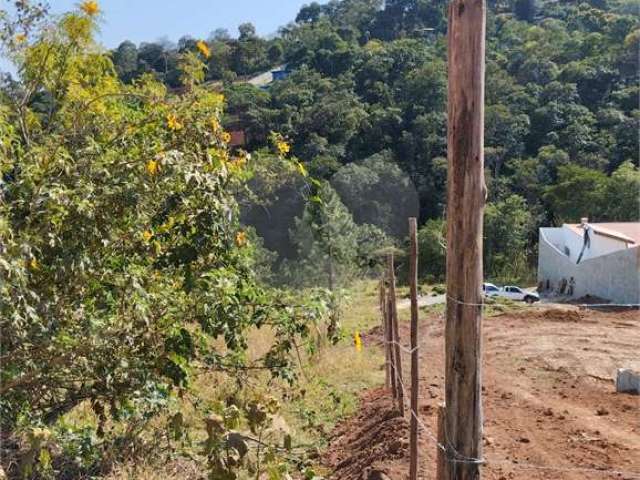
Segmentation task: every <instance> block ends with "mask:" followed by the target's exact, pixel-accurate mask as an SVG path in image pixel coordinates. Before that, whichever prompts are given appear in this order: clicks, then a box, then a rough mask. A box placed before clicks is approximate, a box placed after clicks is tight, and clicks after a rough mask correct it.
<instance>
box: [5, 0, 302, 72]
mask: <svg viewBox="0 0 640 480" xmlns="http://www.w3.org/2000/svg"><path fill="white" fill-rule="evenodd" d="M311 1H312V0H100V1H99V4H100V9H101V11H102V25H101V33H100V37H99V40H100V41H101V43H102V44H103V45H104V46H106V47H108V48H113V47H115V46H117V45H118V44H119V43H120V42H122V41H123V40H131V41H133V42H135V43H140V42H142V41H153V40H157V39H158V38H160V37H163V36H166V37H168V38H169V40H172V41H174V42H176V41H177V40H178V39H179V38H180V37H181V36H183V35H191V36H193V37H195V38H206V37H207V36H208V35H209V33H210V32H211V31H213V30H215V29H216V28H226V29H228V30H229V32H230V33H231V34H232V35H234V36H235V35H236V33H237V28H238V25H240V24H241V23H243V22H252V23H253V24H254V25H255V26H256V29H257V31H258V33H259V34H260V35H270V34H272V33H276V32H277V30H278V27H280V26H282V25H285V24H287V23H288V22H289V21H292V20H293V19H294V18H295V16H296V13H298V10H299V9H300V7H301V6H302V5H304V4H305V3H311ZM2 3H4V2H3V1H2V0H0V4H2ZM78 3H79V2H78V1H77V0H49V5H50V6H51V10H52V11H53V12H54V13H62V12H65V11H68V10H71V9H73V8H76V6H77V4H78ZM6 68H7V64H6V62H4V61H3V60H2V59H1V58H0V70H5V69H6Z"/></svg>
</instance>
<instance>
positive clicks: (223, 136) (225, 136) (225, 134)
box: [222, 132, 231, 143]
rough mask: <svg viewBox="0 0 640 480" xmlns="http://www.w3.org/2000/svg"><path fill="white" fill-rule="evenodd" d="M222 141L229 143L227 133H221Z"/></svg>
mask: <svg viewBox="0 0 640 480" xmlns="http://www.w3.org/2000/svg"><path fill="white" fill-rule="evenodd" d="M222 141H223V142H224V143H229V142H230V141H231V134H230V133H229V132H222Z"/></svg>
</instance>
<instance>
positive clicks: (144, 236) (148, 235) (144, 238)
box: [142, 230, 153, 242]
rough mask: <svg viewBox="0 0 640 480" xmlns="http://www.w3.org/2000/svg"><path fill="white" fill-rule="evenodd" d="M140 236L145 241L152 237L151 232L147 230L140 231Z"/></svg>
mask: <svg viewBox="0 0 640 480" xmlns="http://www.w3.org/2000/svg"><path fill="white" fill-rule="evenodd" d="M142 238H143V240H144V241H145V242H148V241H149V240H151V239H152V238H153V233H152V232H150V231H149V230H145V231H144V232H142Z"/></svg>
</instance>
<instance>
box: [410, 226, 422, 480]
mask: <svg viewBox="0 0 640 480" xmlns="http://www.w3.org/2000/svg"><path fill="white" fill-rule="evenodd" d="M409 242H410V248H409V289H410V294H411V410H412V412H413V413H412V414H411V418H410V421H411V424H410V425H411V428H410V432H409V480H418V419H417V418H416V416H415V415H418V394H419V385H418V374H419V373H420V372H419V371H418V226H417V221H416V219H415V218H410V219H409Z"/></svg>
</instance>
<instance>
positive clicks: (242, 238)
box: [236, 231, 247, 247]
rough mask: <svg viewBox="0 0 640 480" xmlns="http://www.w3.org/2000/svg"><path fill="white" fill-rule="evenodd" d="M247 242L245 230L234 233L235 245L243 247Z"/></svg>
mask: <svg viewBox="0 0 640 480" xmlns="http://www.w3.org/2000/svg"><path fill="white" fill-rule="evenodd" d="M246 244H247V234H246V233H245V232H242V231H241V232H238V233H237V234H236V245H237V246H239V247H244V246H245V245H246Z"/></svg>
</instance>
